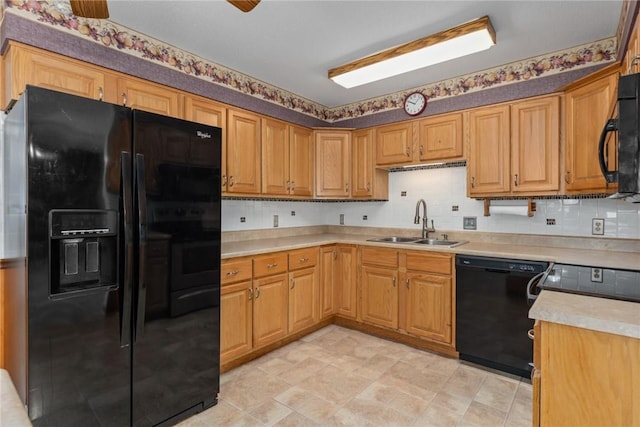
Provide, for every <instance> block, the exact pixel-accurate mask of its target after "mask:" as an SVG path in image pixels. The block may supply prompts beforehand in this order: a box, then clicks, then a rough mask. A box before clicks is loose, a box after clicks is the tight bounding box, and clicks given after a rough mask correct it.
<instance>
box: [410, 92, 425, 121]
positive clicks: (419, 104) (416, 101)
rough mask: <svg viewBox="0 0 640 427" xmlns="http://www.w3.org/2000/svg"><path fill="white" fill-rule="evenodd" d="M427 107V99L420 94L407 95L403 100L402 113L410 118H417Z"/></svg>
mask: <svg viewBox="0 0 640 427" xmlns="http://www.w3.org/2000/svg"><path fill="white" fill-rule="evenodd" d="M426 106H427V98H425V96H424V95H423V94H421V93H420V92H413V93H412V94H409V96H407V97H406V98H405V100H404V111H405V112H406V113H407V114H409V115H410V116H417V115H418V114H420V113H422V112H423V111H424V109H425V107H426Z"/></svg>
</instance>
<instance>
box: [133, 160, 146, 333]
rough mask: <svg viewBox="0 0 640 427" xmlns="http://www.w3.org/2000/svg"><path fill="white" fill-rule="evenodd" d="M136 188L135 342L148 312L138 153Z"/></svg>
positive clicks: (143, 203) (143, 206)
mask: <svg viewBox="0 0 640 427" xmlns="http://www.w3.org/2000/svg"><path fill="white" fill-rule="evenodd" d="M136 188H137V195H136V197H137V201H138V233H139V234H138V242H139V248H138V301H137V309H136V313H137V314H136V333H135V340H136V341H137V340H139V339H140V338H142V336H143V334H144V314H145V311H146V299H147V282H146V271H145V270H146V266H145V260H146V259H147V191H146V188H145V182H144V155H142V154H140V153H136Z"/></svg>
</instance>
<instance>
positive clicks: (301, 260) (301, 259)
mask: <svg viewBox="0 0 640 427" xmlns="http://www.w3.org/2000/svg"><path fill="white" fill-rule="evenodd" d="M307 261H309V258H307V257H304V258H300V262H307Z"/></svg>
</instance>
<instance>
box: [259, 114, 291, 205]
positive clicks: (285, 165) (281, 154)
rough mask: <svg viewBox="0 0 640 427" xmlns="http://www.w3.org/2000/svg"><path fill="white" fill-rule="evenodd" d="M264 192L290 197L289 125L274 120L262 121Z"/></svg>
mask: <svg viewBox="0 0 640 427" xmlns="http://www.w3.org/2000/svg"><path fill="white" fill-rule="evenodd" d="M261 132H262V192H263V193H264V194H272V195H288V194H289V191H290V189H291V179H290V178H289V129H288V127H287V124H286V123H284V122H281V121H278V120H273V119H266V118H263V119H262V129H261Z"/></svg>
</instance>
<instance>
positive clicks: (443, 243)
mask: <svg viewBox="0 0 640 427" xmlns="http://www.w3.org/2000/svg"><path fill="white" fill-rule="evenodd" d="M412 243H417V244H419V245H433V246H451V247H454V246H460V245H463V244H465V243H467V242H466V241H460V242H454V241H451V240H438V239H423V240H417V241H415V242H412Z"/></svg>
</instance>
